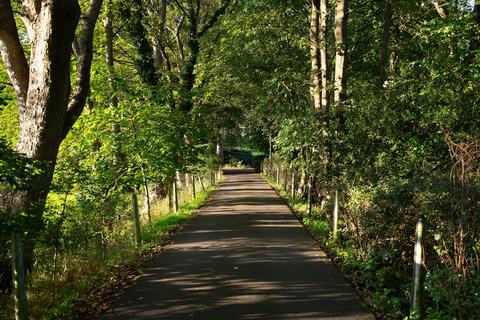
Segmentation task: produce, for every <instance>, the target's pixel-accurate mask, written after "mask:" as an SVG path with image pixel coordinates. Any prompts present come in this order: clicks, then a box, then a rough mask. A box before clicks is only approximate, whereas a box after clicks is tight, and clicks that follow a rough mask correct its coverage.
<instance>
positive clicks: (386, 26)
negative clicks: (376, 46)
mask: <svg viewBox="0 0 480 320" xmlns="http://www.w3.org/2000/svg"><path fill="white" fill-rule="evenodd" d="M392 15H393V5H392V0H387V3H386V6H385V16H384V19H383V34H382V44H381V47H380V61H379V70H378V87H379V88H380V89H381V88H382V87H383V84H384V83H385V80H386V78H387V77H386V69H387V63H388V45H389V42H390V29H391V27H392Z"/></svg>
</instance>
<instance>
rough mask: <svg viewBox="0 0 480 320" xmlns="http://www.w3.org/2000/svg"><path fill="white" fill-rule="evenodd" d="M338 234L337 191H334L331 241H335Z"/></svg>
mask: <svg viewBox="0 0 480 320" xmlns="http://www.w3.org/2000/svg"><path fill="white" fill-rule="evenodd" d="M337 233H338V190H335V205H334V207H333V239H334V240H336V239H337Z"/></svg>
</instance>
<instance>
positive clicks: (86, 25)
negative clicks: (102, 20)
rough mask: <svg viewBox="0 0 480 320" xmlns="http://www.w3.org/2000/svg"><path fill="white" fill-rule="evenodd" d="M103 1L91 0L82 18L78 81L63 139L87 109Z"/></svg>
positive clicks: (67, 116)
mask: <svg viewBox="0 0 480 320" xmlns="http://www.w3.org/2000/svg"><path fill="white" fill-rule="evenodd" d="M102 3H103V0H90V6H89V7H88V9H87V11H86V12H85V15H84V16H83V17H82V26H81V28H82V29H81V31H80V34H79V36H78V39H77V40H78V49H79V55H78V63H77V81H76V85H75V89H74V92H73V95H72V98H71V100H70V103H69V104H68V110H67V114H66V119H65V125H64V128H63V137H65V136H66V135H67V133H68V132H69V131H70V129H71V128H72V126H73V125H74V124H75V121H76V120H77V119H78V117H79V116H80V114H81V113H82V111H83V108H84V107H85V103H86V101H87V97H88V95H89V94H90V69H91V66H92V60H93V31H94V29H95V23H96V22H97V19H98V15H99V13H100V8H101V7H102Z"/></svg>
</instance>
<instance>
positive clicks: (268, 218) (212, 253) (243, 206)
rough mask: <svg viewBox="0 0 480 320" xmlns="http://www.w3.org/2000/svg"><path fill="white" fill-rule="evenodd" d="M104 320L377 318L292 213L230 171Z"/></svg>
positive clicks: (251, 178) (254, 181) (248, 175)
mask: <svg viewBox="0 0 480 320" xmlns="http://www.w3.org/2000/svg"><path fill="white" fill-rule="evenodd" d="M103 319H105V320H107V319H129V320H133V319H179V320H180V319H205V320H207V319H208V320H216V319H219V320H227V319H275V320H277V319H338V320H340V319H374V318H373V316H371V315H370V314H369V313H368V311H367V310H366V309H365V308H364V307H362V306H361V302H360V299H359V298H358V296H357V295H356V294H355V293H354V291H353V289H352V288H351V287H350V286H349V284H348V283H347V282H346V281H345V279H344V278H343V276H342V275H341V274H340V273H339V271H338V270H337V269H336V267H335V266H334V265H333V264H332V263H331V262H330V261H329V259H328V258H327V257H326V256H325V254H324V253H323V252H322V251H321V250H319V249H318V247H317V245H316V244H315V243H314V241H313V240H312V238H311V237H310V236H309V234H308V233H307V232H306V231H305V230H304V229H303V227H302V226H301V224H300V223H299V222H298V221H297V220H296V218H295V217H294V216H293V215H292V214H291V212H290V210H289V209H288V207H287V206H286V205H285V204H284V203H283V201H282V200H281V199H280V198H279V197H278V196H277V194H276V193H275V192H274V191H273V190H272V189H271V188H270V186H269V185H268V184H267V183H266V182H264V181H263V180H262V179H261V178H260V176H259V175H257V174H254V173H253V172H252V171H251V170H248V169H243V170H227V171H225V180H224V182H223V183H222V184H221V186H220V188H219V189H218V190H217V191H216V193H215V194H214V196H213V198H212V199H211V200H210V201H209V202H208V205H207V206H206V207H205V208H204V209H202V211H201V213H199V216H198V217H196V218H195V219H194V220H193V221H192V223H191V224H190V225H189V226H188V227H187V228H186V229H185V230H184V232H183V233H182V234H181V235H179V236H177V238H176V240H175V241H174V243H172V244H171V245H169V246H168V247H167V248H166V249H165V250H164V251H162V253H161V254H159V255H158V256H157V257H156V258H155V259H154V260H153V262H152V263H151V265H150V266H149V267H148V268H147V269H146V270H145V272H144V274H143V276H142V277H141V278H140V279H139V280H138V282H137V283H136V284H135V285H133V286H132V287H130V288H128V289H127V290H126V292H125V293H124V294H122V295H121V296H120V297H119V300H118V301H117V302H115V303H114V304H113V305H112V307H111V309H110V310H109V311H108V312H107V313H106V314H105V315H104V317H103Z"/></svg>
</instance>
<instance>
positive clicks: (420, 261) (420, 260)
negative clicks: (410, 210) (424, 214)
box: [412, 218, 425, 319]
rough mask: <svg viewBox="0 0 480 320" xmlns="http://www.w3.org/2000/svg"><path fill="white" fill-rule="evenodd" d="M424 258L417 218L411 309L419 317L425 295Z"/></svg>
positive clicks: (422, 310) (421, 227) (421, 316)
mask: <svg viewBox="0 0 480 320" xmlns="http://www.w3.org/2000/svg"><path fill="white" fill-rule="evenodd" d="M424 282H425V260H424V248H423V222H422V218H419V219H418V221H417V226H416V241H415V250H414V258H413V290H412V291H413V292H412V311H413V312H414V314H415V315H416V316H417V317H419V318H420V319H424V317H425V314H424V312H425V310H424V306H423V304H424V297H425V285H424Z"/></svg>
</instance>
